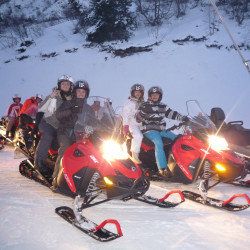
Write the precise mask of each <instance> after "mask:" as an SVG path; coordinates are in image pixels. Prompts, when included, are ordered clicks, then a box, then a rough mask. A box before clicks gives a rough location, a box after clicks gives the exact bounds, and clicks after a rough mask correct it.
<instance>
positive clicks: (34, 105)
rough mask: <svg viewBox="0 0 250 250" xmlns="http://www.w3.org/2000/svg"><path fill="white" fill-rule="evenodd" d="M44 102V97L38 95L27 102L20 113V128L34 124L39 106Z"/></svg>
mask: <svg viewBox="0 0 250 250" xmlns="http://www.w3.org/2000/svg"><path fill="white" fill-rule="evenodd" d="M42 100H43V96H42V95H40V94H36V95H35V96H33V97H31V98H29V99H27V100H25V102H24V104H23V107H22V109H21V111H20V113H19V127H20V128H24V127H25V125H26V124H29V123H33V120H34V119H35V118H36V114H37V112H38V104H39V103H41V102H42Z"/></svg>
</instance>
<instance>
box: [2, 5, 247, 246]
mask: <svg viewBox="0 0 250 250" xmlns="http://www.w3.org/2000/svg"><path fill="white" fill-rule="evenodd" d="M192 12H193V15H189V16H184V17H183V19H182V20H173V21H172V24H166V25H163V27H162V28H161V29H160V30H159V33H158V34H159V35H158V39H156V38H155V36H154V32H152V31H150V30H149V29H141V30H140V31H138V32H137V33H136V34H135V36H134V37H133V38H132V39H131V40H130V41H129V42H128V43H120V44H116V45H114V46H115V47H117V48H118V47H121V48H126V47H129V46H132V45H133V46H146V45H149V44H152V43H154V42H155V41H156V40H160V41H162V42H161V44H160V45H159V46H154V47H153V50H152V52H145V53H139V54H135V55H133V56H130V57H125V58H119V57H114V56H112V54H110V53H107V52H100V51H99V50H98V49H97V48H86V47H84V46H82V45H83V44H84V43H85V42H84V40H83V38H82V37H81V36H80V35H73V34H72V27H73V24H72V23H71V22H66V23H61V24H59V25H56V26H52V27H50V28H48V29H46V30H45V33H44V36H42V37H40V38H37V39H35V44H33V45H31V46H30V47H28V48H27V50H26V52H24V53H23V54H18V52H17V51H16V49H18V48H19V47H16V48H12V49H6V48H5V49H2V50H0V76H1V79H0V80H1V82H0V87H1V91H0V114H1V115H2V114H4V112H5V111H6V109H7V107H8V105H9V104H10V102H11V96H12V95H13V94H15V93H19V94H21V95H22V101H24V100H25V99H27V98H29V97H31V96H34V95H35V94H36V93H41V94H43V95H48V94H49V93H50V92H51V90H52V88H53V87H54V86H55V85H56V82H57V78H58V77H59V76H60V75H62V74H70V75H71V76H73V78H74V79H75V80H79V79H86V80H87V81H88V82H89V84H90V86H91V95H101V96H105V97H110V98H111V99H112V100H113V103H114V104H113V105H114V107H115V108H116V107H118V106H121V105H123V103H124V102H125V100H126V98H127V97H128V96H129V88H130V86H131V85H132V84H134V83H136V82H139V83H142V84H143V85H144V86H145V88H146V90H147V89H148V88H149V87H150V86H152V85H159V86H160V87H162V89H163V91H164V95H163V101H164V102H166V103H167V104H168V105H169V106H170V107H171V108H173V109H175V110H177V111H179V112H181V113H183V114H186V106H185V101H186V100H190V99H198V100H199V102H200V104H201V106H202V107H203V108H204V110H205V112H207V113H210V109H211V108H212V107H215V106H219V107H222V108H223V109H224V110H225V112H226V114H227V115H229V117H228V120H229V121H232V120H243V121H244V124H245V125H246V127H248V128H250V115H249V106H250V99H249V90H250V84H249V82H250V81H249V73H248V72H247V70H246V68H245V66H244V65H243V63H242V61H241V59H240V57H239V55H238V53H237V52H236V51H235V50H230V51H228V50H227V49H226V46H231V45H232V42H231V40H230V38H229V37H228V35H227V33H226V32H225V30H224V28H223V27H222V25H220V26H219V29H220V31H219V32H216V33H215V34H214V35H213V36H211V37H210V36H208V33H209V30H208V17H207V15H206V13H205V12H201V11H200V10H199V9H198V8H197V9H195V10H192ZM226 22H227V23H228V26H229V28H230V30H231V32H232V34H233V36H234V37H235V39H236V41H237V43H239V44H240V43H241V42H245V43H248V44H249V41H250V34H249V25H248V24H244V25H243V26H241V27H238V26H237V25H236V24H235V23H234V22H233V21H232V20H228V19H226ZM187 35H192V36H194V37H195V38H200V37H202V36H203V35H205V36H207V38H208V40H206V41H205V42H201V43H193V42H189V43H186V44H184V45H177V44H175V43H173V42H172V40H173V39H183V38H185V37H186V36H187ZM214 43H216V44H219V45H223V47H222V48H221V49H220V50H219V49H212V48H210V49H208V48H206V46H205V45H209V44H214ZM73 48H78V50H77V52H76V53H66V52H65V50H67V49H73ZM52 52H56V53H57V54H58V56H56V57H51V58H43V57H42V56H41V55H42V54H50V53H52ZM242 53H243V55H244V57H245V58H246V60H249V58H250V51H249V50H243V51H242ZM23 55H27V56H29V58H27V59H24V60H22V61H19V60H18V59H17V58H19V57H21V56H23ZM8 61H9V62H8ZM7 62H8V63H7ZM20 161H21V159H13V148H11V147H8V146H7V147H6V148H5V149H4V150H2V151H0V249H4V250H5V249H8V250H10V249H11V250H12V249H15V250H17V249H18V250H19V249H22V250H23V249H38V250H39V249H248V248H249V233H250V216H249V215H250V210H249V209H248V210H244V211H241V212H236V213H233V212H225V211H222V210H216V209H214V208H208V207H204V206H202V205H199V204H194V203H193V202H191V201H186V202H184V203H182V204H181V205H179V206H178V207H176V208H172V209H162V208H158V207H152V206H150V205H145V204H142V203H139V202H137V201H128V202H126V203H124V202H120V201H111V202H109V203H106V204H102V205H99V206H97V207H93V208H89V209H87V210H86V211H84V214H85V215H86V216H87V217H88V218H90V219H92V220H94V221H95V222H97V223H100V222H102V221H103V220H104V219H107V218H114V219H117V220H118V221H119V222H120V224H121V227H122V230H123V234H124V236H123V237H121V238H119V239H117V240H115V241H113V242H109V243H99V242H97V241H95V240H94V239H91V238H90V237H88V236H85V235H84V234H83V233H81V232H79V231H78V230H77V229H75V228H74V227H72V226H71V225H69V224H68V223H67V222H65V221H63V220H62V219H61V218H59V216H58V215H56V214H55V212H54V210H55V208H56V207H58V206H62V205H67V206H71V203H72V200H71V199H70V198H68V197H65V196H62V195H60V194H54V193H52V192H51V191H50V190H49V189H48V188H46V187H44V186H41V185H40V184H38V183H36V182H34V181H32V180H28V179H27V178H25V177H23V176H21V175H20V174H19V172H18V166H19V163H20ZM173 189H181V190H185V189H194V190H196V187H192V186H184V185H179V184H164V185H163V184H157V183H152V184H151V188H150V190H149V194H151V195H154V196H157V197H162V196H164V194H165V193H166V192H168V191H170V190H173ZM235 193H247V194H248V195H249V196H250V190H245V189H243V188H239V187H232V186H229V185H226V184H221V185H219V186H217V187H215V188H214V190H211V192H210V195H211V196H213V197H216V198H220V199H223V200H227V199H228V198H229V197H231V196H232V195H233V194H235ZM173 198H174V199H178V197H173ZM240 202H244V200H242V199H240Z"/></svg>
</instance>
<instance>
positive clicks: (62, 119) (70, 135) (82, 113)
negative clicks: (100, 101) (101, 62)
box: [51, 80, 95, 191]
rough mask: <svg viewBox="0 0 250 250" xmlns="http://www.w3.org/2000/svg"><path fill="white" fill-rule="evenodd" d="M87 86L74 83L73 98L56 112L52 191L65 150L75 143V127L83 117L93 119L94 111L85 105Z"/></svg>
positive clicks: (81, 81)
mask: <svg viewBox="0 0 250 250" xmlns="http://www.w3.org/2000/svg"><path fill="white" fill-rule="evenodd" d="M89 92H90V88H89V84H88V83H87V81H85V80H79V81H76V82H75V84H74V88H73V97H72V99H71V100H70V101H66V102H63V103H62V105H61V106H60V107H59V108H58V109H57V110H56V117H57V119H58V121H59V126H58V130H57V138H58V143H59V146H60V148H59V150H58V156H57V160H56V164H55V168H54V172H53V175H52V177H53V182H52V187H51V190H52V191H56V190H57V176H58V173H59V172H60V171H61V170H62V169H60V167H61V166H60V162H61V159H62V157H63V155H64V152H65V151H66V149H67V148H68V147H69V146H70V145H72V144H73V143H75V142H76V137H75V133H74V129H75V125H76V122H77V120H78V118H80V117H85V119H86V120H88V119H91V117H93V118H94V117H95V113H94V110H93V109H92V108H91V107H90V106H89V105H88V104H87V98H88V97H89Z"/></svg>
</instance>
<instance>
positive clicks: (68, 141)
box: [52, 135, 75, 179]
mask: <svg viewBox="0 0 250 250" xmlns="http://www.w3.org/2000/svg"><path fill="white" fill-rule="evenodd" d="M57 139H58V143H59V150H58V155H57V159H56V165H55V168H54V172H53V175H52V177H53V179H54V178H57V175H58V173H59V170H60V163H61V159H62V157H63V155H64V153H65V151H66V149H67V148H68V147H69V146H71V145H72V144H73V143H74V142H75V140H73V138H72V137H70V136H68V135H58V137H57Z"/></svg>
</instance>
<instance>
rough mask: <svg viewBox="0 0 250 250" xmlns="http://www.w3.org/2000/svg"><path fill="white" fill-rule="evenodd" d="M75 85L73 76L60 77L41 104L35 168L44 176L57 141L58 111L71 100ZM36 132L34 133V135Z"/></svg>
mask: <svg viewBox="0 0 250 250" xmlns="http://www.w3.org/2000/svg"><path fill="white" fill-rule="evenodd" d="M73 84H74V81H73V78H72V77H71V76H69V75H62V76H60V77H59V78H58V80H57V87H56V88H54V89H53V91H52V93H51V94H50V95H48V96H47V97H46V98H45V99H44V100H43V101H42V102H41V103H40V104H39V111H40V112H41V114H43V117H42V118H41V119H40V121H39V119H37V121H36V128H37V126H38V128H39V132H40V134H41V137H40V140H39V143H38V145H37V148H36V154H35V167H37V168H38V169H39V171H40V172H41V173H42V174H46V173H47V172H48V171H49V169H48V168H47V167H46V164H45V161H46V159H47V156H48V151H49V149H50V147H51V144H52V142H53V141H54V140H55V139H57V128H58V125H59V121H58V120H57V118H56V110H57V109H58V107H59V106H61V104H62V103H63V102H64V101H67V100H71V98H72V86H73ZM40 112H39V113H40ZM37 118H38V116H37ZM34 130H35V128H34ZM34 130H33V131H34ZM36 132H37V131H34V133H36Z"/></svg>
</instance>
